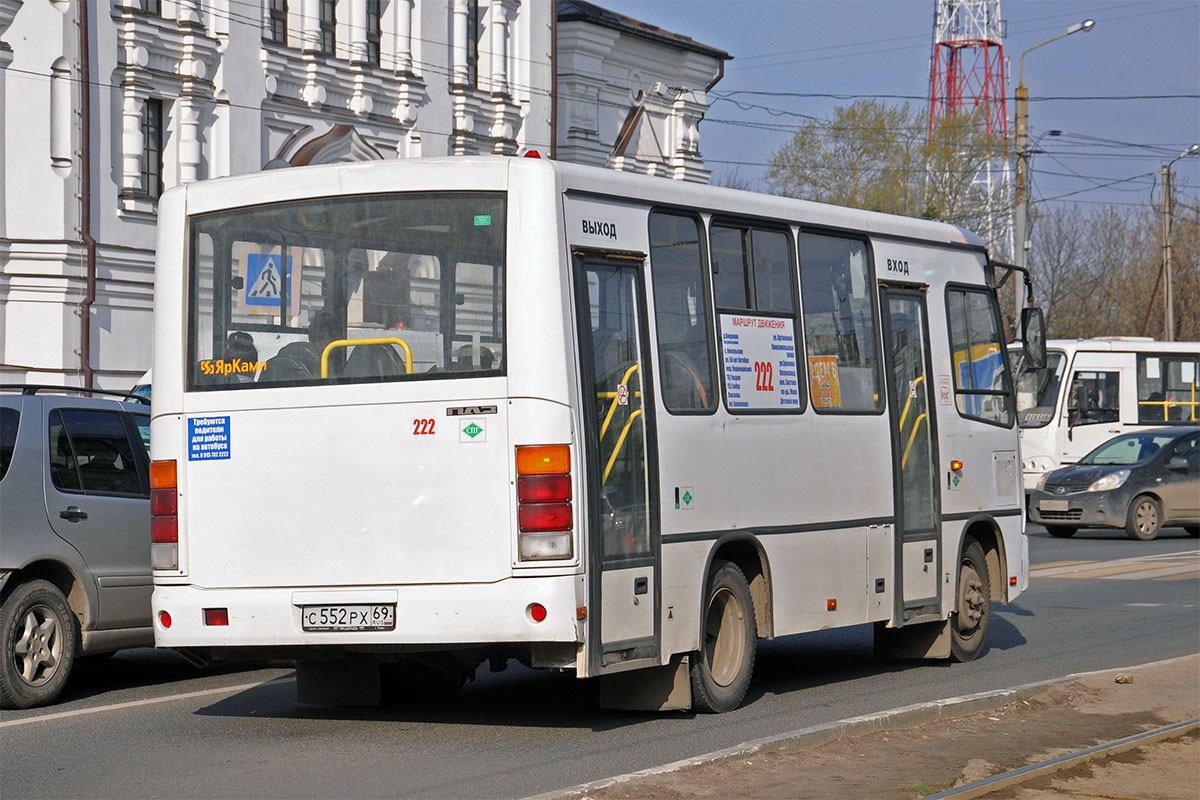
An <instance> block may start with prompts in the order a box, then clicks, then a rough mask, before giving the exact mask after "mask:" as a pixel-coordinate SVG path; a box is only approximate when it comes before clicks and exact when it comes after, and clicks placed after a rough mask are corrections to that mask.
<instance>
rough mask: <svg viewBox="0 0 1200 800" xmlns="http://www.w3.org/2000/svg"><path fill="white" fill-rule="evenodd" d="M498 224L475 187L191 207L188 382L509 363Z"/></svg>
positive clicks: (489, 197) (352, 375)
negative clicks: (200, 210)
mask: <svg viewBox="0 0 1200 800" xmlns="http://www.w3.org/2000/svg"><path fill="white" fill-rule="evenodd" d="M504 229H505V199H504V196H503V195H502V194H497V193H482V192H479V193H468V192H437V193H434V192H425V193H416V192H414V193H406V194H381V195H366V196H363V195H360V196H354V197H338V198H321V199H315V200H305V201H301V202H289V203H278V204H274V205H260V206H254V207H251V208H241V209H235V210H230V211H222V212H218V213H212V214H204V215H197V216H195V217H193V218H192V220H191V241H190V254H191V255H190V269H189V285H188V291H189V303H188V308H189V318H188V388H189V389H190V390H200V391H203V390H209V389H214V388H216V389H245V388H253V387H267V386H303V385H313V384H323V383H362V382H379V381H394V380H406V379H419V378H437V377H446V376H453V377H470V376H485V375H502V374H504V368H505V361H504V277H505V273H504V244H505V243H504Z"/></svg>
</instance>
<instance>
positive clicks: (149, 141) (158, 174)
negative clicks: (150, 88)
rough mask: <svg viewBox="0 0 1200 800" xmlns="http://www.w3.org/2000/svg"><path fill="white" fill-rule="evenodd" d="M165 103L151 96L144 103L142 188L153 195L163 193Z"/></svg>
mask: <svg viewBox="0 0 1200 800" xmlns="http://www.w3.org/2000/svg"><path fill="white" fill-rule="evenodd" d="M162 156H163V103H162V100H159V99H157V98H150V99H148V100H147V101H146V102H145V103H144V104H143V105H142V188H143V189H144V190H145V192H146V194H148V195H150V196H151V197H158V196H159V195H161V194H162V190H163V185H162V182H163V181H162V179H163V160H162Z"/></svg>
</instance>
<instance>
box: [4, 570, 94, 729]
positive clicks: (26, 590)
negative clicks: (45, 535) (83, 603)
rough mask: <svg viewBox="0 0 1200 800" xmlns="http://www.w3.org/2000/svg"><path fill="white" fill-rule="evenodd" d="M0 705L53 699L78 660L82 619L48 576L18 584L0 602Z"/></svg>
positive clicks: (24, 704)
mask: <svg viewBox="0 0 1200 800" xmlns="http://www.w3.org/2000/svg"><path fill="white" fill-rule="evenodd" d="M0 634H2V635H3V639H2V640H0V649H2V656H3V663H0V708H33V707H35V706H43V705H46V704H47V703H50V702H53V701H54V699H55V698H56V697H58V695H59V694H60V693H61V692H62V690H63V687H64V686H66V684H67V678H69V677H70V675H71V666H72V665H73V664H74V663H75V652H76V649H77V645H76V643H77V642H78V641H79V620H78V619H77V618H76V617H75V613H74V612H73V611H71V607H70V606H69V605H67V599H66V598H65V597H63V594H62V592H60V591H59V590H58V588H57V587H56V586H54V584H52V583H50V582H49V581H42V580H37V581H30V582H29V583H25V584H22V585H21V586H18V587H16V588H15V589H14V590H13V591H12V593H11V594H10V595H9V596H8V597H7V598H6V599H5V600H4V605H3V606H0Z"/></svg>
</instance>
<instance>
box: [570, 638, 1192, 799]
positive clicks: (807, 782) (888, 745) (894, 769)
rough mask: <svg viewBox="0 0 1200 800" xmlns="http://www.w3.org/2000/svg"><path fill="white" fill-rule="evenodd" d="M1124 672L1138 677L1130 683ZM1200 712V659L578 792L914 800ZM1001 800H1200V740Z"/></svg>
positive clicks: (1051, 780) (1166, 744)
mask: <svg viewBox="0 0 1200 800" xmlns="http://www.w3.org/2000/svg"><path fill="white" fill-rule="evenodd" d="M1118 674H1124V675H1125V676H1128V677H1130V678H1132V682H1130V683H1118V682H1117V680H1116V678H1117V676H1118ZM1197 716H1200V655H1195V656H1189V657H1186V658H1183V659H1175V660H1173V661H1169V662H1163V663H1160V664H1153V665H1147V666H1143V667H1138V668H1133V669H1126V670H1113V671H1110V672H1102V673H1093V674H1089V675H1086V676H1082V677H1080V678H1078V679H1076V680H1074V681H1071V682H1069V683H1064V684H1059V685H1055V686H1053V687H1051V688H1049V689H1045V690H1042V691H1040V692H1038V693H1036V694H1033V695H1031V696H1030V697H1028V698H1022V699H1020V700H1017V701H1015V702H1011V703H1009V704H1008V705H1005V706H1003V707H1002V708H997V709H995V710H992V711H982V712H978V713H975V714H971V715H968V716H963V717H959V718H956V719H952V720H944V719H943V720H940V721H936V722H930V723H926V724H923V725H918V726H914V727H909V728H901V729H895V730H886V731H879V732H876V733H871V734H867V735H862V736H855V737H845V738H840V739H834V740H832V741H828V742H825V743H823V744H819V745H815V746H803V745H798V744H790V745H788V744H785V745H780V746H775V747H774V748H772V749H770V750H760V751H758V752H755V753H753V754H750V755H743V756H738V757H735V758H727V759H724V760H722V761H714V762H711V763H707V764H703V765H701V766H697V767H691V768H688V769H684V770H681V771H677V772H671V773H665V774H658V775H648V776H643V777H638V778H635V779H631V780H628V781H622V782H620V783H616V784H613V785H610V786H606V787H604V788H600V789H596V790H589V791H587V792H584V793H579V794H576V795H575V796H576V797H586V798H589V800H627V799H628V798H646V799H647V800H676V799H677V798H805V799H806V800H807V799H809V798H811V799H813V800H816V798H838V799H839V800H841V799H845V800H862V799H866V798H878V799H879V800H892V799H894V800H912V799H914V798H920V797H924V796H927V795H930V794H935V793H937V792H940V791H943V790H945V789H948V788H951V787H953V786H959V785H962V784H966V783H971V782H973V781H977V780H980V779H983V778H986V777H989V776H991V775H996V774H999V773H1002V772H1007V771H1008V770H1012V769H1017V768H1019V767H1022V766H1025V765H1027V764H1034V763H1038V762H1040V761H1044V760H1046V759H1050V758H1054V757H1055V756H1060V755H1064V754H1066V753H1071V752H1075V751H1077V750H1082V749H1084V748H1086V747H1090V746H1092V745H1096V744H1101V743H1103V742H1109V741H1113V740H1115V739H1120V738H1123V737H1126V736H1131V735H1133V734H1136V733H1141V732H1143V731H1147V730H1152V729H1154V728H1158V727H1160V726H1163V725H1168V724H1171V723H1174V722H1182V721H1184V720H1189V719H1193V718H1195V717H1197ZM988 797H989V798H992V799H993V800H1044V799H1045V798H1063V797H1086V798H1107V799H1108V800H1132V799H1133V798H1139V799H1140V798H1147V799H1148V798H1155V799H1156V800H1157V799H1160V798H1161V799H1162V800H1197V798H1200V736H1197V734H1196V733H1195V732H1193V733H1192V734H1190V735H1188V736H1185V737H1182V738H1179V739H1173V740H1164V741H1162V742H1160V743H1157V744H1152V745H1148V746H1146V747H1142V748H1138V749H1136V750H1131V751H1128V752H1126V753H1123V754H1119V755H1116V756H1110V757H1108V758H1106V759H1103V760H1094V761H1090V762H1088V763H1085V764H1082V765H1080V766H1078V767H1075V768H1074V769H1071V770H1068V771H1065V772H1060V773H1057V774H1055V775H1053V776H1048V777H1045V778H1040V779H1036V780H1034V781H1031V782H1029V783H1026V784H1024V785H1023V786H1021V787H1019V788H1012V789H1004V790H1000V791H997V792H995V793H993V794H990V795H988Z"/></svg>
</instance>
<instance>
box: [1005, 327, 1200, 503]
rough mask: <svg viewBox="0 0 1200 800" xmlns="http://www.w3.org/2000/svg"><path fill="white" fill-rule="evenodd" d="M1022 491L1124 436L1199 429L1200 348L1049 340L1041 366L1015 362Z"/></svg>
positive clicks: (1132, 340) (1120, 340)
mask: <svg viewBox="0 0 1200 800" xmlns="http://www.w3.org/2000/svg"><path fill="white" fill-rule="evenodd" d="M1016 371H1017V373H1016V375H1017V377H1016V385H1017V419H1018V421H1019V422H1020V426H1021V459H1022V471H1023V472H1024V475H1025V491H1026V492H1030V491H1033V488H1034V486H1036V485H1037V482H1038V479H1039V478H1041V477H1042V475H1044V474H1045V473H1047V472H1049V471H1051V470H1054V469H1058V468H1059V467H1061V466H1065V465H1067V464H1073V463H1075V462H1076V461H1078V460H1079V459H1080V458H1082V457H1083V456H1085V455H1087V454H1088V453H1089V452H1091V451H1092V450H1094V449H1095V448H1096V447H1097V446H1099V445H1101V444H1103V443H1104V442H1106V441H1108V440H1109V439H1111V438H1112V437H1114V436H1116V435H1117V434H1121V433H1128V432H1130V431H1134V430H1137V429H1138V428H1139V427H1146V426H1150V425H1179V424H1188V423H1192V424H1200V343H1197V342H1156V341H1154V340H1153V339H1147V338H1139V337H1109V338H1101V339H1052V340H1050V341H1049V342H1047V343H1046V364H1045V366H1044V367H1041V368H1035V367H1029V366H1027V365H1026V363H1025V360H1024V359H1023V358H1020V357H1016Z"/></svg>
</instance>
